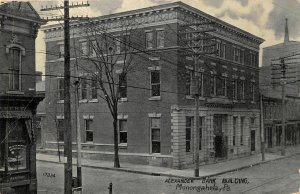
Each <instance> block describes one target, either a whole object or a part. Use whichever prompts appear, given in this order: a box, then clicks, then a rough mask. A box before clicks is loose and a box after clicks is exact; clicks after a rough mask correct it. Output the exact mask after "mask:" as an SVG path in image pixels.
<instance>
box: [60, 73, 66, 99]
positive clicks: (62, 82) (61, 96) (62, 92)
mask: <svg viewBox="0 0 300 194" xmlns="http://www.w3.org/2000/svg"><path fill="white" fill-rule="evenodd" d="M64 83H65V80H64V78H58V100H64V91H65V88H64V87H65V85H64Z"/></svg>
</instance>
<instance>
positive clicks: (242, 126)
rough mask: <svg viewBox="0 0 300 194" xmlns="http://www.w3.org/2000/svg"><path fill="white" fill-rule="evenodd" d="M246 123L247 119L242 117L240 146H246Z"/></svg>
mask: <svg viewBox="0 0 300 194" xmlns="http://www.w3.org/2000/svg"><path fill="white" fill-rule="evenodd" d="M244 121H245V117H241V143H240V145H243V144H244V139H243V138H244Z"/></svg>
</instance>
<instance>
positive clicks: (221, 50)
mask: <svg viewBox="0 0 300 194" xmlns="http://www.w3.org/2000/svg"><path fill="white" fill-rule="evenodd" d="M216 49H217V56H219V57H221V58H224V59H225V52H226V44H225V43H223V42H220V41H219V42H217V44H216Z"/></svg>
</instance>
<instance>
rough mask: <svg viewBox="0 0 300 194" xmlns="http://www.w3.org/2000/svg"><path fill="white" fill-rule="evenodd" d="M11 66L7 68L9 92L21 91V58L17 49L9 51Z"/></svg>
mask: <svg viewBox="0 0 300 194" xmlns="http://www.w3.org/2000/svg"><path fill="white" fill-rule="evenodd" d="M10 57H11V60H10V61H11V64H10V67H9V90H11V91H20V90H21V82H22V81H21V80H22V77H21V69H22V56H21V50H20V49H19V48H15V47H13V48H11V49H10Z"/></svg>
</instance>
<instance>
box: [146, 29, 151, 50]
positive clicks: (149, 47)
mask: <svg viewBox="0 0 300 194" xmlns="http://www.w3.org/2000/svg"><path fill="white" fill-rule="evenodd" d="M151 48H153V32H146V49H151Z"/></svg>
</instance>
